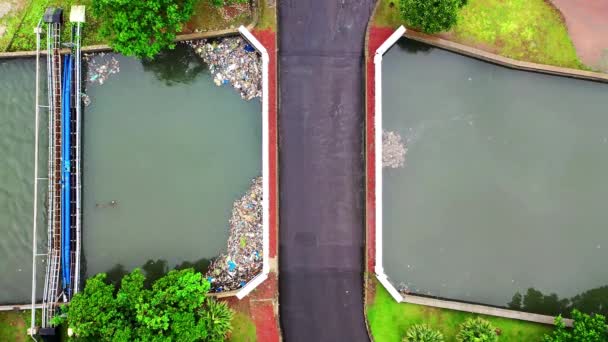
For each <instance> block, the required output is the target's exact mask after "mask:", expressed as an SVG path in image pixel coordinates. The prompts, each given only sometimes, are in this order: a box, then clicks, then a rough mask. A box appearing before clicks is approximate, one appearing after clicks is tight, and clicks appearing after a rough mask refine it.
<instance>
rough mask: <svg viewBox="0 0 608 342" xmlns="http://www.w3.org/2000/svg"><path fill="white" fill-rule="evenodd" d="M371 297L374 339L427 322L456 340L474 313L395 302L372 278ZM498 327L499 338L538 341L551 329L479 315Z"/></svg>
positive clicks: (390, 338)
mask: <svg viewBox="0 0 608 342" xmlns="http://www.w3.org/2000/svg"><path fill="white" fill-rule="evenodd" d="M372 288H373V289H375V291H374V292H375V295H374V298H372V299H371V300H370V302H369V303H368V304H367V309H366V310H367V318H368V322H369V325H370V329H371V332H372V335H373V337H374V340H375V341H376V342H384V341H391V342H395V341H401V339H402V338H403V336H404V335H405V332H406V331H407V329H408V328H409V327H410V326H412V325H414V324H418V323H426V324H428V325H430V326H431V327H432V328H434V329H437V330H440V331H441V332H442V333H443V336H444V338H445V340H446V341H455V338H456V334H457V333H458V330H459V329H458V326H459V325H460V324H461V323H462V322H464V321H465V319H467V318H469V317H475V316H477V315H474V314H470V313H464V312H460V311H452V310H443V309H437V308H432V307H427V306H421V305H414V304H406V303H396V302H395V300H394V299H393V298H392V297H391V296H390V294H389V293H388V292H387V291H386V290H385V289H384V287H383V286H382V285H380V284H379V283H378V282H376V281H375V280H373V285H372ZM482 317H483V318H485V319H487V320H488V321H490V322H491V323H492V324H493V325H494V326H495V327H496V328H499V329H500V330H501V335H500V339H499V340H500V341H513V342H526V341H530V342H532V341H534V342H539V341H541V339H542V337H543V335H544V334H545V333H548V332H550V331H551V330H552V328H551V327H550V326H546V325H542V324H535V323H529V322H524V321H518V320H511V319H505V318H498V317H491V316H482Z"/></svg>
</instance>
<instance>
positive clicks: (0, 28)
mask: <svg viewBox="0 0 608 342" xmlns="http://www.w3.org/2000/svg"><path fill="white" fill-rule="evenodd" d="M4 33H6V26H4V25H0V37H2V36H4Z"/></svg>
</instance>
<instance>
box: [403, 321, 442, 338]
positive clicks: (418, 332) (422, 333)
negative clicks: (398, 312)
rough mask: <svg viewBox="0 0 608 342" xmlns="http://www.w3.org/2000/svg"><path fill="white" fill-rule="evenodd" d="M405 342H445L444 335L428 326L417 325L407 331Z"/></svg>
mask: <svg viewBox="0 0 608 342" xmlns="http://www.w3.org/2000/svg"><path fill="white" fill-rule="evenodd" d="M403 342H443V335H442V334H441V333H440V332H439V331H437V330H433V329H431V327H429V326H428V325H426V324H416V325H414V326H412V327H410V328H409V329H408V330H407V332H406V333H405V337H404V338H403Z"/></svg>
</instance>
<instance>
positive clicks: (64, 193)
mask: <svg viewBox="0 0 608 342" xmlns="http://www.w3.org/2000/svg"><path fill="white" fill-rule="evenodd" d="M71 87H72V56H71V55H66V58H65V60H64V67H63V87H62V106H61V148H62V149H61V242H62V243H61V269H62V284H63V288H64V289H66V290H67V293H68V295H70V291H69V290H70V282H71V279H70V273H71V272H70V267H71V265H70V226H71V224H70V223H71V222H70V221H71V220H70V217H71V211H70V190H71V187H70V150H71V149H70V147H71V144H70V124H71V123H70V114H71V110H70V102H71V101H70V99H71Z"/></svg>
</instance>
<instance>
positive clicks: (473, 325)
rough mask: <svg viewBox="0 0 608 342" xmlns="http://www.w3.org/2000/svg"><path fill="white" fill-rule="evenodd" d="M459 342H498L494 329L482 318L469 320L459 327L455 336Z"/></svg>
mask: <svg viewBox="0 0 608 342" xmlns="http://www.w3.org/2000/svg"><path fill="white" fill-rule="evenodd" d="M456 340H457V341H459V342H495V341H498V334H496V328H494V327H493V326H492V324H491V323H490V322H488V321H486V320H485V319H483V318H480V317H477V318H469V319H467V320H466V321H465V322H464V323H462V324H461V325H460V331H459V332H458V335H456Z"/></svg>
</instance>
